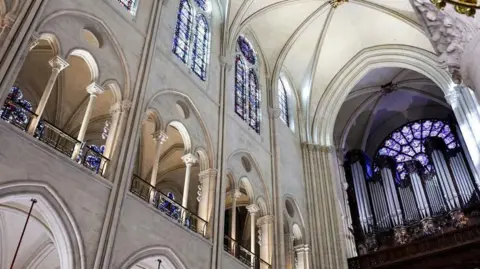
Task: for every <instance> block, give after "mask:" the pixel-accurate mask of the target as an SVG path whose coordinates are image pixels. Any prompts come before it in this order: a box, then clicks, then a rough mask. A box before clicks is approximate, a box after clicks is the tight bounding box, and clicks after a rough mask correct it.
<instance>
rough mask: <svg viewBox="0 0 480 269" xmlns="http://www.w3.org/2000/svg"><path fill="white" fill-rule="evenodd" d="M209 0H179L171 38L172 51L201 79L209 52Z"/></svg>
mask: <svg viewBox="0 0 480 269" xmlns="http://www.w3.org/2000/svg"><path fill="white" fill-rule="evenodd" d="M208 7H209V2H208V1H207V0H203V1H202V0H195V4H192V3H191V2H190V1H189V0H181V1H180V6H179V8H178V14H177V25H176V28H175V36H174V39H173V53H174V54H175V55H176V56H177V57H178V58H179V59H180V60H181V61H182V62H183V63H185V64H187V65H188V66H190V68H191V69H192V71H193V72H194V73H195V74H196V75H197V76H198V77H199V78H200V79H201V80H203V81H205V80H206V79H207V75H206V74H207V65H208V59H209V54H210V35H211V34H210V27H209V23H208V19H207V17H208V16H209V8H208Z"/></svg>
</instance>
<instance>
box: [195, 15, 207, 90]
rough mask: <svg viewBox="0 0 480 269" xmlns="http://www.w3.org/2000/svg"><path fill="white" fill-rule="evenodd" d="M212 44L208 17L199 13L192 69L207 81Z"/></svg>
mask: <svg viewBox="0 0 480 269" xmlns="http://www.w3.org/2000/svg"><path fill="white" fill-rule="evenodd" d="M209 44H210V30H209V29H208V23H207V19H206V18H205V16H203V15H199V16H198V17H197V20H196V27H195V39H194V41H193V57H192V70H193V72H195V74H197V75H198V77H200V79H201V80H203V81H205V80H206V77H207V59H208V47H209Z"/></svg>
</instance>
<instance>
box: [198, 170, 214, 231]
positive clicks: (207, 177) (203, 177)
mask: <svg viewBox="0 0 480 269" xmlns="http://www.w3.org/2000/svg"><path fill="white" fill-rule="evenodd" d="M198 177H199V180H200V182H199V185H198V186H199V190H198V197H197V200H198V216H199V217H200V218H202V219H203V220H205V223H197V229H198V231H199V232H202V234H205V235H206V236H207V237H208V238H209V237H210V235H209V234H210V233H209V232H208V231H209V230H210V229H209V227H211V225H209V223H210V216H211V214H212V210H213V198H214V196H215V179H216V177H217V170H215V169H212V168H209V169H207V170H204V171H202V172H200V174H198ZM200 222H202V221H200Z"/></svg>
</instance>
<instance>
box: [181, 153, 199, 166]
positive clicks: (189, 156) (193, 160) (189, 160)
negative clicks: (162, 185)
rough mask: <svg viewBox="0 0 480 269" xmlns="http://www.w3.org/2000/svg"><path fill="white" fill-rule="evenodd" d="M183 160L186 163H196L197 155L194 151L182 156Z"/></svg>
mask: <svg viewBox="0 0 480 269" xmlns="http://www.w3.org/2000/svg"><path fill="white" fill-rule="evenodd" d="M182 161H183V162H184V163H185V164H186V165H193V164H194V163H196V162H197V157H195V156H194V155H193V154H192V153H188V154H186V155H183V156H182Z"/></svg>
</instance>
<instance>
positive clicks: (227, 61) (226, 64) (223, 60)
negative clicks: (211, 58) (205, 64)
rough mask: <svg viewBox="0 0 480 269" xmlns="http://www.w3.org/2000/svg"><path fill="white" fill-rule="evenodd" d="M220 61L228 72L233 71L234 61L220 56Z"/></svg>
mask: <svg viewBox="0 0 480 269" xmlns="http://www.w3.org/2000/svg"><path fill="white" fill-rule="evenodd" d="M218 60H219V61H220V65H221V66H223V67H225V68H226V69H227V70H228V71H230V70H232V61H231V59H230V58H229V57H226V56H220V57H219V59H218Z"/></svg>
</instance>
